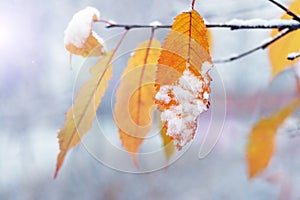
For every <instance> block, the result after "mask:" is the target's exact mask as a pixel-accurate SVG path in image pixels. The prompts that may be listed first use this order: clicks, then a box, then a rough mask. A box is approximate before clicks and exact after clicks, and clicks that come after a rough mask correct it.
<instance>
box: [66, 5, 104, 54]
mask: <svg viewBox="0 0 300 200" xmlns="http://www.w3.org/2000/svg"><path fill="white" fill-rule="evenodd" d="M99 17H100V13H99V11H98V10H97V9H96V8H93V7H86V8H85V9H83V10H80V11H79V12H77V13H76V14H75V15H74V16H73V18H72V20H71V21H70V22H69V24H68V27H67V28H66V30H65V37H64V43H65V46H66V49H67V50H68V51H69V52H70V53H71V54H76V55H80V56H83V57H90V56H102V55H105V51H104V48H103V41H102V39H101V38H100V37H99V36H98V35H97V34H96V33H95V32H94V31H93V30H92V23H93V22H95V21H97V20H99Z"/></svg>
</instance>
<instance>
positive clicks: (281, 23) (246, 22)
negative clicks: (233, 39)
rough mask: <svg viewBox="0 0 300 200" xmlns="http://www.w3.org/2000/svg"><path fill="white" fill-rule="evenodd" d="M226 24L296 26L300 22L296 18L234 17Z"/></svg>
mask: <svg viewBox="0 0 300 200" xmlns="http://www.w3.org/2000/svg"><path fill="white" fill-rule="evenodd" d="M224 24H227V25H234V26H277V25H279V26H294V25H299V22H297V21H295V20H284V19H272V20H264V19H250V20H241V19H232V20H230V21H228V22H226V23H224Z"/></svg>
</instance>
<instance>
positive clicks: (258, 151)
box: [246, 99, 300, 178]
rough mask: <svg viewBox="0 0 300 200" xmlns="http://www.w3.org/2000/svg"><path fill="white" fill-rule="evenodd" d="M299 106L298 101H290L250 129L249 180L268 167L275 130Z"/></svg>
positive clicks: (248, 152)
mask: <svg viewBox="0 0 300 200" xmlns="http://www.w3.org/2000/svg"><path fill="white" fill-rule="evenodd" d="M299 104H300V99H296V100H294V101H292V102H291V103H289V104H288V105H287V106H286V107H284V108H282V109H281V110H279V111H277V112H276V113H274V114H272V115H271V116H269V117H267V118H264V119H261V120H260V121H259V122H258V123H257V124H256V125H255V126H254V127H253V128H252V131H251V133H250V135H249V140H248V145H247V150H246V157H247V165H248V176H249V178H253V177H255V176H257V174H259V173H260V172H261V171H262V170H264V169H265V168H266V167H267V166H268V164H269V162H270V159H271V157H272V155H273V152H274V142H275V135H276V133H277V129H278V128H279V126H280V125H281V124H282V123H283V122H284V121H285V119H286V118H287V117H288V116H290V115H291V114H293V113H294V112H295V110H296V109H297V107H298V106H299Z"/></svg>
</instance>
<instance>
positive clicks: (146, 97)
mask: <svg viewBox="0 0 300 200" xmlns="http://www.w3.org/2000/svg"><path fill="white" fill-rule="evenodd" d="M160 50H161V49H160V43H159V41H157V40H155V39H150V40H147V41H145V42H143V43H141V44H140V45H139V46H138V47H137V48H136V50H135V51H134V54H133V55H132V57H131V58H130V59H129V61H128V66H127V68H126V69H125V71H124V73H123V75H122V79H121V83H120V86H119V88H118V90H117V93H116V105H115V110H114V118H115V122H116V125H117V127H118V128H119V134H120V139H121V142H122V144H123V146H124V148H125V150H126V151H128V152H129V153H130V154H131V155H132V158H133V161H134V163H135V165H137V156H136V153H137V152H138V150H139V147H140V145H141V143H142V142H143V140H144V138H145V137H146V136H147V134H148V133H149V131H150V130H151V124H152V118H151V115H152V108H153V107H154V105H155V103H154V96H155V87H154V79H155V71H156V64H157V60H158V58H159V55H160Z"/></svg>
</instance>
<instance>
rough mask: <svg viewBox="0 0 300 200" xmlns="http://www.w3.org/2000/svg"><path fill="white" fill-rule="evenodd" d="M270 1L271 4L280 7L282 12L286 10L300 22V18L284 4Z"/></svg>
mask: <svg viewBox="0 0 300 200" xmlns="http://www.w3.org/2000/svg"><path fill="white" fill-rule="evenodd" d="M268 1H270V2H271V3H273V4H275V5H276V6H278V7H279V8H281V9H282V10H284V11H285V12H286V13H287V14H288V15H290V16H291V17H293V19H294V20H296V21H298V22H300V18H299V17H298V16H297V15H296V14H295V13H293V12H292V11H290V10H289V9H287V8H286V7H285V6H283V5H282V4H280V3H278V2H277V1H274V0H268Z"/></svg>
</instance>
